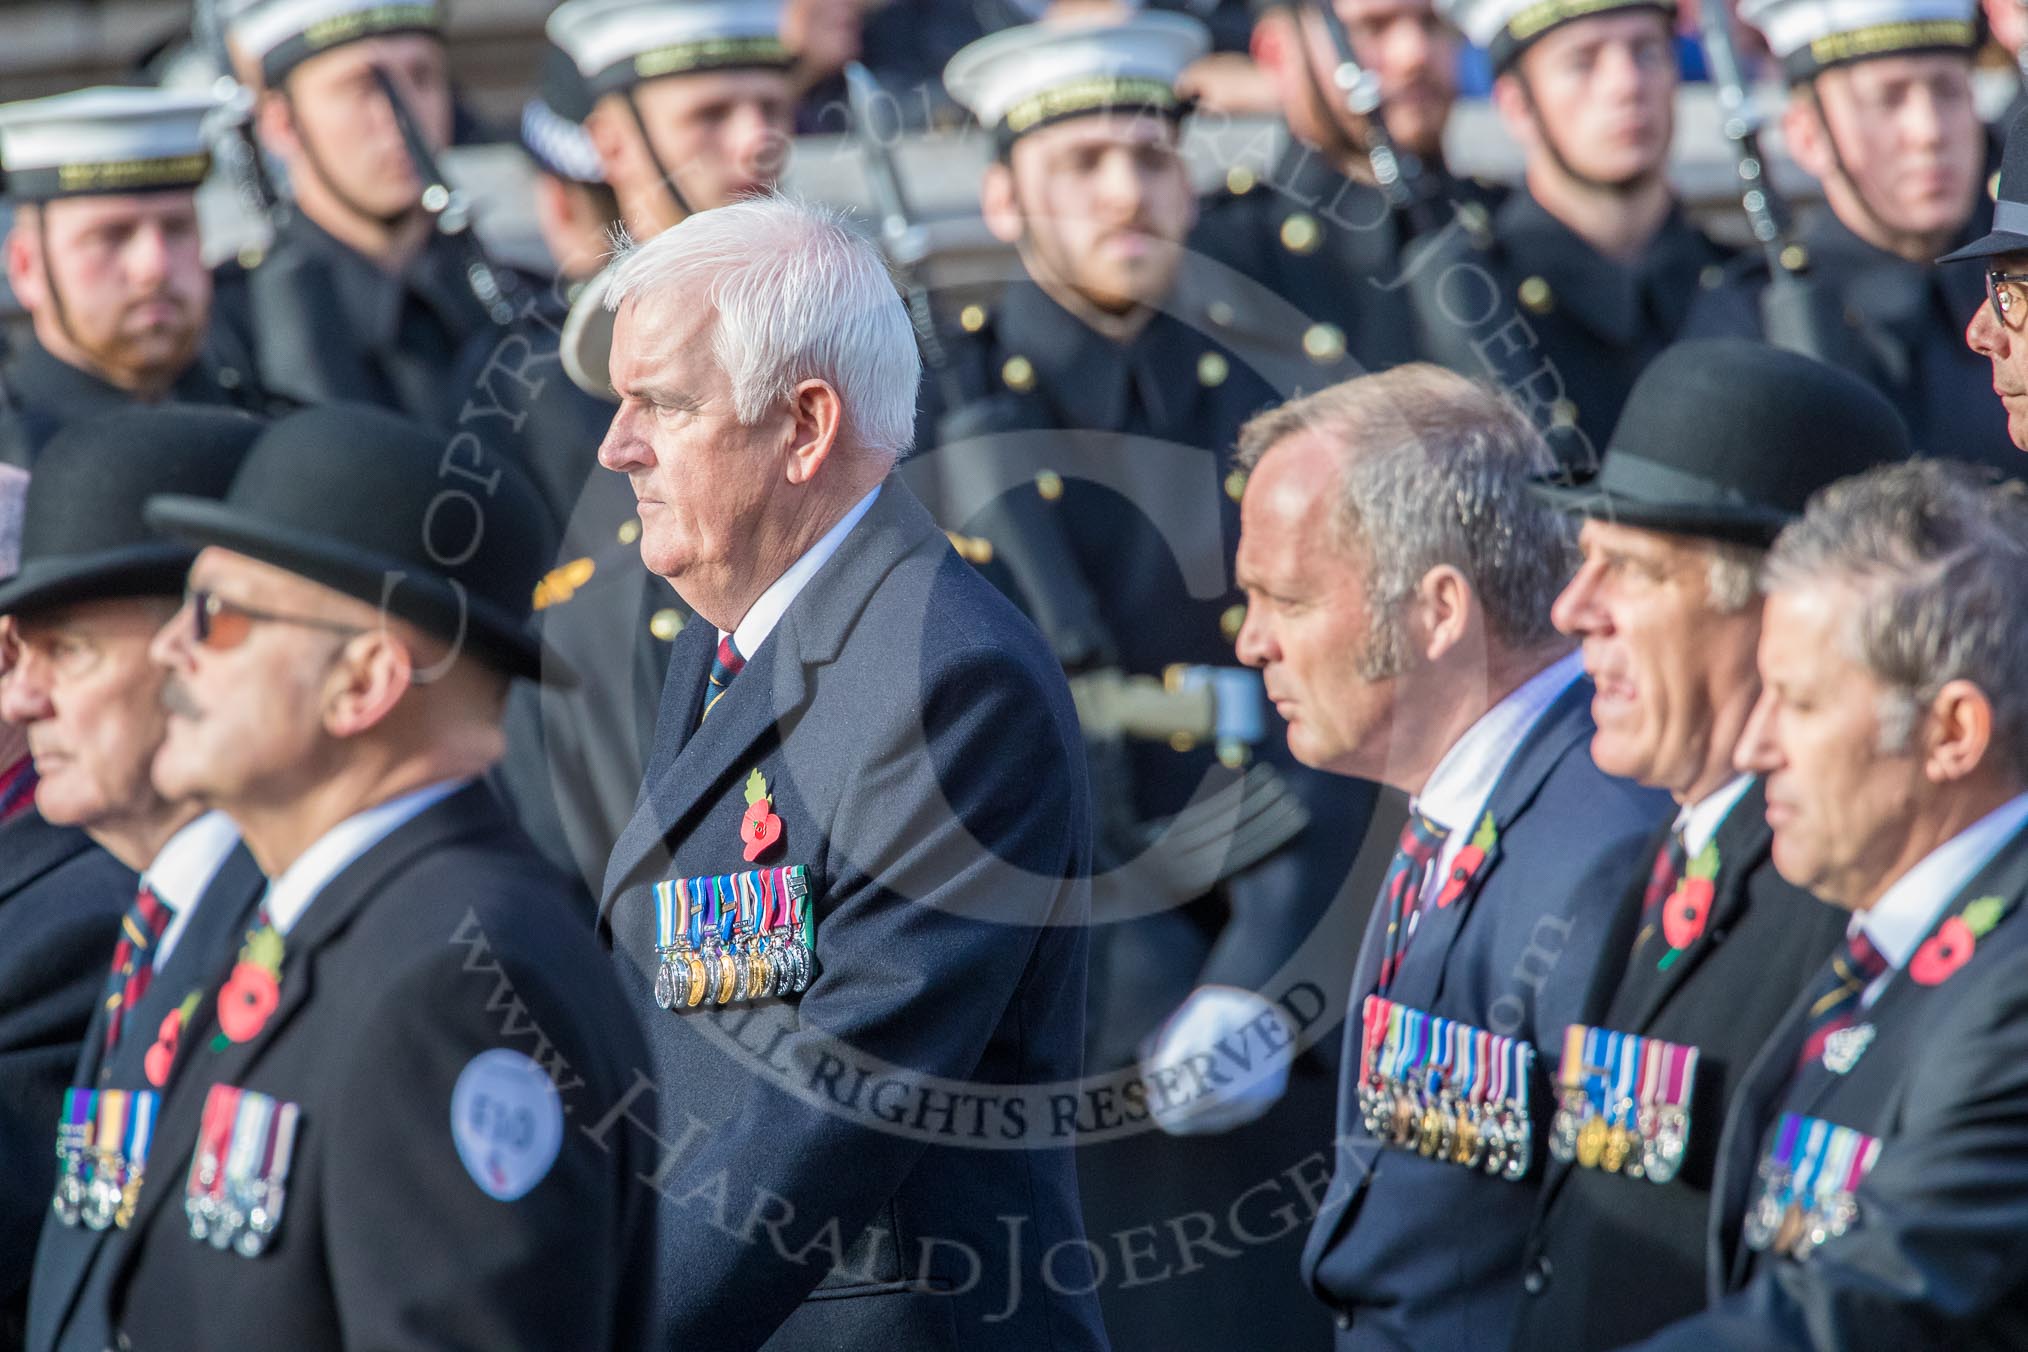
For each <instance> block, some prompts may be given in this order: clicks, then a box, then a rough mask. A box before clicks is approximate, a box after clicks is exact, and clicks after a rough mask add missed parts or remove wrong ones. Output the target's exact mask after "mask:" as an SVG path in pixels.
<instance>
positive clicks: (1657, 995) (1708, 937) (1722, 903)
mask: <svg viewBox="0 0 2028 1352" xmlns="http://www.w3.org/2000/svg"><path fill="white" fill-rule="evenodd" d="M1766 813H1767V789H1766V787H1765V786H1764V785H1763V784H1762V783H1761V781H1760V780H1759V779H1758V778H1756V779H1755V780H1754V782H1753V785H1752V786H1751V787H1750V788H1748V789H1747V791H1746V793H1745V794H1744V795H1742V796H1741V797H1740V800H1739V801H1738V802H1737V803H1734V804H1733V805H1732V810H1731V811H1730V812H1728V813H1726V814H1725V821H1724V822H1723V823H1722V824H1721V825H1720V826H1719V828H1718V834H1717V836H1715V837H1714V839H1715V840H1716V841H1717V842H1718V877H1717V878H1716V879H1715V883H1716V886H1715V887H1714V888H1713V893H1714V895H1713V898H1712V903H1711V914H1710V915H1709V916H1708V917H1707V918H1706V920H1705V922H1704V930H1703V932H1702V933H1701V934H1699V935H1698V936H1697V938H1696V939H1695V940H1694V941H1692V943H1691V944H1690V946H1689V947H1688V948H1686V949H1684V950H1683V954H1682V956H1681V957H1679V958H1677V959H1676V961H1674V962H1672V963H1670V964H1669V966H1668V968H1667V969H1666V970H1664V971H1659V972H1643V973H1640V974H1638V977H1637V978H1636V977H1635V974H1633V973H1631V972H1630V973H1629V974H1628V976H1629V978H1632V979H1638V980H1639V982H1640V985H1639V987H1638V989H1637V994H1636V996H1635V1000H1634V1003H1633V1004H1632V1006H1631V1007H1630V1008H1629V1010H1628V1012H1627V1014H1626V1016H1625V1018H1624V1020H1623V1021H1622V1022H1623V1024H1624V1026H1622V1022H1616V1023H1615V1024H1614V1025H1613V1026H1614V1027H1615V1028H1616V1029H1618V1030H1619V1031H1621V1032H1629V1033H1639V1032H1642V1031H1643V1030H1645V1029H1646V1028H1647V1027H1648V1026H1649V1025H1650V1024H1652V1023H1653V1022H1654V1021H1655V1018H1656V1016H1657V1015H1659V1014H1660V1013H1661V1012H1662V1007H1663V1006H1664V1005H1666V1004H1668V1003H1669V998H1670V997H1671V996H1673V995H1674V994H1675V993H1676V992H1677V990H1678V989H1679V988H1681V986H1682V985H1683V983H1684V982H1685V981H1687V980H1689V978H1690V974H1691V973H1692V972H1694V971H1696V970H1697V967H1698V965H1699V964H1701V963H1702V962H1703V961H1704V959H1705V958H1706V957H1707V956H1708V955H1709V954H1710V953H1711V951H1712V950H1713V949H1714V948H1716V947H1717V945H1718V943H1719V942H1721V940H1720V938H1719V936H1721V935H1723V934H1724V932H1725V931H1726V930H1728V929H1730V928H1731V927H1732V925H1733V924H1734V922H1736V921H1737V920H1738V919H1739V913H1740V912H1741V911H1742V910H1743V909H1745V907H1746V882H1747V879H1748V878H1749V877H1751V876H1752V874H1753V871H1754V870H1755V869H1756V868H1759V867H1760V864H1761V861H1762V860H1763V859H1765V858H1767V852H1768V850H1769V849H1771V848H1772V847H1773V844H1774V833H1773V832H1771V831H1769V830H1768V827H1767V816H1766ZM1650 951H1651V952H1652V951H1653V950H1650ZM1657 956H1658V957H1659V954H1657ZM1647 960H1648V959H1647V957H1646V955H1643V957H1642V961H1644V962H1645V961H1647Z"/></svg>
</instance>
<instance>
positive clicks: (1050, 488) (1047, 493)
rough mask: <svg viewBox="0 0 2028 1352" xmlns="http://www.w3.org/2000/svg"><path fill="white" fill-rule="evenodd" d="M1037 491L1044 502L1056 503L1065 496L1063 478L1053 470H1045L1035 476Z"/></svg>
mask: <svg viewBox="0 0 2028 1352" xmlns="http://www.w3.org/2000/svg"><path fill="white" fill-rule="evenodd" d="M1035 491H1036V492H1038V493H1040V494H1041V495H1042V500H1043V501H1044V502H1055V501H1056V500H1057V499H1058V498H1060V497H1062V496H1063V476H1062V475H1061V474H1058V473H1057V472H1056V471H1055V470H1053V469H1046V470H1043V471H1042V472H1041V473H1040V474H1037V475H1036V476H1035Z"/></svg>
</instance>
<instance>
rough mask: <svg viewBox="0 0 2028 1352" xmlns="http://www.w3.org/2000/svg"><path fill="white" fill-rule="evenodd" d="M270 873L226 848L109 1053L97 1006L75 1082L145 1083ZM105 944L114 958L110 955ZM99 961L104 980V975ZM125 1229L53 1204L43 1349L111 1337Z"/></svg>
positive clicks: (37, 1344)
mask: <svg viewBox="0 0 2028 1352" xmlns="http://www.w3.org/2000/svg"><path fill="white" fill-rule="evenodd" d="M267 886H268V880H267V879H266V878H265V877H263V876H262V875H261V871H260V866H259V865H257V864H255V863H254V861H253V856H252V855H250V854H248V853H247V851H246V847H245V846H239V847H237V848H235V849H234V850H233V852H232V853H231V854H229V855H227V856H226V858H225V862H224V863H223V864H221V865H220V866H219V869H218V873H217V875H216V876H215V877H213V878H212V880H211V885H210V886H209V887H207V888H205V890H204V895H203V897H202V898H200V899H199V901H198V903H197V909H196V910H195V912H193V913H192V915H191V917H190V920H189V922H188V924H186V925H185V927H184V930H183V935H182V937H181V938H179V939H178V940H177V941H176V947H175V948H174V949H173V950H171V952H170V954H169V960H168V961H167V962H165V963H163V964H162V966H161V968H160V969H159V970H157V971H156V973H155V978H154V980H153V981H152V982H150V983H149V986H148V991H147V993H146V994H145V995H143V996H142V997H141V1000H140V1002H139V1003H138V1004H136V1005H135V1006H134V1010H133V1012H132V1013H131V1014H130V1015H128V1017H127V1020H126V1026H125V1027H124V1028H123V1029H122V1031H121V1034H120V1045H119V1046H118V1047H116V1048H114V1050H113V1054H112V1055H111V1056H110V1057H108V1056H105V1055H104V1051H105V1040H106V1028H105V1024H106V1010H105V1007H104V1005H103V1004H101V1005H100V1006H99V1007H98V1008H97V1009H96V1010H95V1011H94V1012H93V1014H92V1022H91V1027H90V1028H89V1029H87V1030H86V1032H85V1038H84V1047H83V1048H82V1050H81V1051H80V1052H79V1053H78V1058H77V1070H76V1072H75V1074H73V1075H72V1077H71V1083H72V1084H76V1085H90V1086H92V1087H94V1088H110V1089H146V1088H148V1080H147V1076H146V1074H145V1072H144V1069H143V1067H144V1063H145V1059H146V1057H147V1055H148V1049H149V1048H150V1047H151V1046H153V1045H154V1041H155V1035H156V1031H157V1030H158V1029H159V1028H160V1027H161V1025H162V1020H163V1019H164V1018H166V1017H168V1014H169V1012H170V1011H171V1010H173V1009H175V1008H177V1007H178V1006H180V1005H181V1004H182V1003H183V1001H184V1000H185V999H186V998H188V997H189V996H190V995H191V993H192V992H196V991H204V992H210V991H214V990H216V989H218V986H219V984H220V983H221V982H222V981H223V980H224V979H225V976H226V974H227V972H228V971H229V970H230V969H231V966H232V962H233V958H234V956H235V955H236V954H237V953H238V952H239V946H240V944H241V943H242V942H243V941H244V938H245V935H246V929H247V923H248V921H249V920H250V919H251V917H252V915H253V912H254V908H255V907H256V906H258V905H259V904H260V900H261V897H262V895H263V894H265V893H266V891H267ZM111 951H112V950H111V948H110V947H109V948H108V949H107V958H108V959H109V958H110V956H111ZM105 965H106V963H105V961H103V960H102V962H101V971H100V975H99V980H100V982H101V983H102V984H103V982H104V981H105V979H106V977H105V971H104V967H105ZM195 1045H196V1043H195V1042H194V1041H186V1042H183V1043H181V1044H180V1045H179V1051H180V1054H179V1056H178V1058H177V1064H176V1065H174V1066H173V1067H172V1070H171V1076H172V1080H171V1082H172V1083H173V1082H174V1080H173V1076H174V1074H175V1072H176V1071H179V1070H181V1069H182V1067H183V1065H185V1064H188V1061H189V1059H190V1058H189V1052H190V1049H191V1048H193V1047H195ZM127 1234H128V1232H127V1231H125V1230H119V1229H112V1230H92V1229H90V1228H89V1227H87V1226H82V1225H75V1226H73V1225H65V1224H63V1223H62V1222H61V1221H59V1220H57V1218H56V1215H55V1213H54V1212H52V1211H51V1210H50V1209H49V1208H48V1207H47V1206H45V1207H44V1208H43V1215H42V1241H41V1243H40V1244H38V1245H37V1246H36V1250H35V1279H34V1281H33V1283H32V1284H31V1285H30V1287H29V1293H28V1346H30V1347H32V1348H34V1349H36V1352H53V1350H54V1349H56V1348H59V1347H60V1348H64V1349H67V1350H69V1352H103V1349H104V1348H105V1347H106V1345H107V1344H108V1343H110V1342H111V1341H112V1333H113V1331H112V1328H111V1327H110V1326H109V1325H108V1324H107V1323H106V1308H105V1298H106V1287H107V1285H108V1284H109V1283H110V1282H111V1280H112V1274H113V1268H114V1265H115V1263H116V1261H117V1255H118V1254H119V1253H120V1251H121V1250H123V1249H124V1248H125V1247H126V1241H127Z"/></svg>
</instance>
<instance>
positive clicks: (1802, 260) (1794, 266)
mask: <svg viewBox="0 0 2028 1352" xmlns="http://www.w3.org/2000/svg"><path fill="white" fill-rule="evenodd" d="M1781 265H1782V266H1783V267H1785V268H1787V269H1788V270H1789V271H1790V272H1801V271H1802V270H1803V269H1804V268H1806V267H1808V266H1809V265H1810V251H1809V250H1808V249H1805V248H1804V247H1803V246H1802V245H1800V244H1791V245H1788V246H1787V247H1785V248H1784V249H1783V250H1782V253H1781Z"/></svg>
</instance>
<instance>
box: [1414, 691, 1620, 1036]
mask: <svg viewBox="0 0 2028 1352" xmlns="http://www.w3.org/2000/svg"><path fill="white" fill-rule="evenodd" d="M1591 691H1592V686H1591V681H1590V680H1589V679H1587V678H1585V677H1579V678H1577V679H1576V680H1574V681H1572V682H1571V683H1570V685H1569V686H1568V687H1566V688H1565V689H1564V691H1563V693H1562V694H1560V695H1558V696H1557V697H1556V698H1555V699H1554V700H1552V701H1551V702H1550V705H1549V707H1548V708H1547V709H1546V710H1544V711H1543V713H1542V716H1541V717H1540V718H1538V719H1536V720H1535V726H1534V727H1532V728H1530V729H1529V730H1528V733H1527V735H1526V736H1524V737H1523V738H1522V739H1521V744H1520V745H1519V746H1518V747H1516V748H1515V751H1514V755H1513V757H1512V759H1510V760H1509V761H1508V762H1507V768H1506V769H1505V770H1503V771H1501V772H1500V778H1499V781H1498V782H1497V783H1495V784H1494V785H1493V793H1492V796H1491V797H1490V798H1489V799H1488V800H1487V802H1486V812H1487V813H1490V814H1491V815H1492V818H1493V826H1494V830H1495V832H1496V833H1505V831H1506V830H1507V828H1508V827H1509V826H1510V825H1512V824H1513V822H1514V820H1515V819H1516V818H1517V817H1519V816H1520V815H1521V814H1522V813H1523V812H1525V811H1527V809H1528V805H1529V804H1530V803H1532V802H1534V801H1535V795H1536V794H1537V793H1539V792H1541V789H1542V784H1543V781H1545V780H1546V779H1548V778H1549V772H1550V771H1551V770H1552V769H1554V768H1555V766H1556V762H1557V761H1558V760H1560V759H1561V758H1562V757H1563V755H1564V753H1565V752H1567V751H1569V750H1570V748H1571V746H1572V745H1573V744H1575V743H1576V742H1577V741H1579V740H1580V739H1582V738H1585V737H1588V736H1589V735H1590V733H1591V717H1590V712H1589V711H1590V709H1591ZM1478 827H1479V823H1478V822H1477V821H1471V822H1461V823H1459V824H1457V825H1455V826H1453V827H1452V828H1451V829H1452V830H1453V831H1463V832H1465V833H1466V837H1467V844H1469V842H1470V836H1471V834H1472V833H1473V832H1476V831H1477V830H1478ZM1500 854H1501V846H1500V842H1499V839H1498V838H1497V835H1496V838H1495V840H1494V842H1493V845H1492V848H1490V849H1488V850H1487V851H1486V857H1485V859H1483V860H1482V861H1481V862H1480V864H1479V867H1478V868H1477V869H1476V870H1475V871H1474V872H1473V874H1472V881H1471V884H1470V885H1469V886H1468V887H1467V888H1466V889H1465V892H1464V895H1462V896H1460V897H1459V898H1458V899H1457V900H1456V901H1454V902H1452V903H1451V904H1450V905H1449V906H1446V907H1438V906H1436V905H1435V903H1434V900H1432V902H1431V904H1430V905H1429V906H1427V907H1426V908H1425V909H1424V911H1423V918H1422V922H1421V927H1422V932H1421V933H1420V934H1418V935H1416V937H1415V939H1414V941H1413V942H1411V943H1410V944H1409V946H1408V954H1407V956H1406V957H1404V958H1403V959H1402V964H1401V973H1400V975H1399V976H1398V977H1397V978H1396V981H1395V985H1394V993H1392V994H1391V995H1390V998H1392V999H1394V1000H1396V1001H1397V1002H1398V1003H1401V1004H1406V1005H1409V1006H1411V1007H1413V1008H1416V1009H1425V1010H1426V1009H1429V1008H1431V1007H1432V1006H1433V1005H1434V1003H1435V1001H1436V1000H1437V998H1438V997H1439V996H1440V995H1442V993H1443V978H1444V972H1445V969H1446V968H1447V967H1448V966H1449V964H1450V956H1451V950H1452V949H1453V948H1454V947H1456V945H1457V942H1458V936H1459V935H1460V934H1461V933H1463V932H1464V927H1465V924H1466V922H1467V921H1468V920H1469V919H1470V916H1471V909H1472V907H1473V906H1474V905H1476V904H1477V902H1478V898H1479V896H1480V895H1481V894H1482V893H1483V892H1484V891H1485V890H1486V883H1487V880H1488V879H1489V878H1490V877H1491V876H1492V874H1493V870H1494V869H1495V868H1497V867H1498V866H1499V863H1500Z"/></svg>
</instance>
